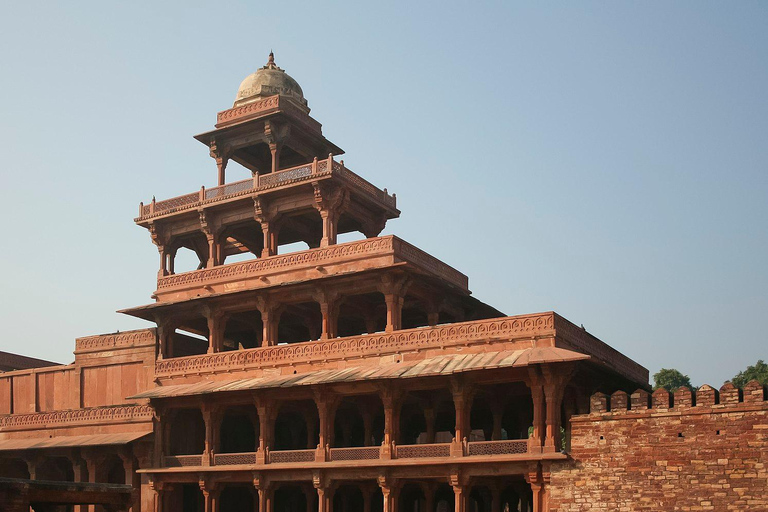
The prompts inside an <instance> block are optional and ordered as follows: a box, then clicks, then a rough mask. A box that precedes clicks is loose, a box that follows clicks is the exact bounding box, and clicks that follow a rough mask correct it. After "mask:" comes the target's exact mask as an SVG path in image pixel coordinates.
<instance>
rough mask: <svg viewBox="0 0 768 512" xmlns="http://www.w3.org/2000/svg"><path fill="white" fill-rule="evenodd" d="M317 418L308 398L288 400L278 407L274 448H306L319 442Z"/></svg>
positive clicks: (314, 407)
mask: <svg viewBox="0 0 768 512" xmlns="http://www.w3.org/2000/svg"><path fill="white" fill-rule="evenodd" d="M318 424H319V418H318V414H317V407H316V406H315V403H314V402H312V401H310V400H303V401H300V402H290V403H287V404H284V405H283V406H282V407H281V408H280V412H279V413H278V415H277V419H276V420H275V436H274V441H275V447H274V450H307V449H310V448H315V447H317V445H318V443H319V442H320V435H319V431H318Z"/></svg>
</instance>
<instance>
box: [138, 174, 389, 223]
mask: <svg viewBox="0 0 768 512" xmlns="http://www.w3.org/2000/svg"><path fill="white" fill-rule="evenodd" d="M329 176H337V177H340V178H341V179H343V180H344V181H346V182H347V183H349V184H352V185H354V186H355V187H357V188H359V189H361V190H363V191H364V192H365V193H366V194H368V195H369V196H371V197H373V198H374V199H376V200H377V201H379V202H381V203H383V204H384V205H386V206H387V207H389V208H396V207H397V198H396V197H395V196H394V195H389V194H388V193H387V192H386V191H385V190H380V189H379V188H377V187H376V186H374V185H372V184H371V183H370V182H368V181H367V180H365V179H363V178H361V177H360V176H358V175H357V174H355V173H354V172H352V171H351V170H349V169H347V168H346V167H345V166H344V165H342V164H341V163H339V162H336V161H334V162H333V165H332V167H331V170H328V161H327V160H318V161H317V167H316V168H315V169H313V164H312V163H308V164H303V165H299V166H296V167H291V168H289V169H282V170H280V171H276V172H273V173H269V174H265V175H263V176H259V177H258V178H255V179H247V180H241V181H235V182H232V183H226V184H224V185H220V186H218V187H213V188H208V189H204V191H198V192H192V193H190V194H185V195H182V196H178V197H173V198H170V199H164V200H162V201H153V202H152V203H150V204H143V203H142V207H141V209H140V215H139V217H137V218H136V219H134V221H135V222H142V221H146V220H149V219H153V218H157V217H161V216H164V215H168V214H172V213H178V212H181V211H188V210H194V209H197V208H202V207H205V206H208V205H211V204H214V203H220V202H223V201H226V200H229V199H233V198H236V197H240V196H243V197H246V196H247V197H250V196H257V195H259V194H260V193H261V192H264V191H267V190H270V189H273V188H277V187H281V186H286V185H292V184H295V183H304V182H306V183H311V182H312V181H314V180H317V179H318V178H323V177H329ZM201 194H202V196H201ZM201 197H202V199H201Z"/></svg>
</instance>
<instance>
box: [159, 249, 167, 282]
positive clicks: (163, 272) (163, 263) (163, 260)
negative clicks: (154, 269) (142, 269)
mask: <svg viewBox="0 0 768 512" xmlns="http://www.w3.org/2000/svg"><path fill="white" fill-rule="evenodd" d="M157 252H159V253H160V270H159V271H158V273H157V277H164V276H167V275H168V268H167V262H168V258H167V253H166V252H165V246H164V245H158V246H157Z"/></svg>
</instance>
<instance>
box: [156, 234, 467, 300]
mask: <svg viewBox="0 0 768 512" xmlns="http://www.w3.org/2000/svg"><path fill="white" fill-rule="evenodd" d="M387 253H394V254H395V256H399V257H401V258H403V259H405V260H407V261H410V262H411V263H413V264H415V265H417V266H419V267H421V268H423V269H425V270H428V271H430V272H431V273H433V274H435V275H436V276H438V277H440V278H442V279H444V280H446V281H448V282H449V283H451V284H453V285H455V286H458V287H459V288H461V289H463V290H466V289H467V287H468V285H469V279H468V278H467V276H466V275H464V274H462V273H461V272H459V271H458V270H456V269H455V268H453V267H451V266H450V265H447V264H445V263H443V262H442V261H440V260H438V259H437V258H435V257H433V256H430V255H429V254H427V253H426V252H424V251H422V250H421V249H418V248H417V247H415V246H413V245H411V244H409V243H408V242H405V241H404V240H401V239H399V238H397V237H395V236H392V235H389V236H386V237H377V238H367V239H365V240H360V241H356V242H348V243H344V244H337V245H331V246H328V247H320V248H316V249H309V250H306V251H299V252H293V253H289V254H281V255H278V256H269V257H266V258H258V259H254V260H250V261H244V262H239V263H232V264H229V265H220V266H218V267H213V268H206V269H201V270H193V271H191V272H184V273H180V274H173V275H169V276H162V277H160V278H158V280H157V289H158V290H164V289H166V288H172V287H184V286H188V285H203V284H205V283H206V282H212V281H219V280H222V279H238V280H242V279H244V278H247V277H251V276H259V275H261V274H266V273H269V272H275V271H280V270H283V269H290V270H295V269H296V268H297V267H298V266H302V265H304V266H316V265H319V264H322V263H332V262H338V261H340V260H341V259H347V260H348V259H355V258H357V257H364V256H371V255H377V254H387Z"/></svg>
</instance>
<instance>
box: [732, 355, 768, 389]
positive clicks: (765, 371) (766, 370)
mask: <svg viewBox="0 0 768 512" xmlns="http://www.w3.org/2000/svg"><path fill="white" fill-rule="evenodd" d="M753 379H754V380H757V381H758V382H759V383H760V384H762V385H763V386H768V364H766V363H765V362H764V361H763V360H762V359H760V360H759V361H758V362H757V363H755V365H754V366H747V369H746V370H744V371H743V372H739V373H737V374H736V376H735V377H734V378H732V379H731V383H732V384H733V385H734V386H736V387H737V388H743V387H744V385H745V384H746V383H747V382H749V381H751V380H753Z"/></svg>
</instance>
